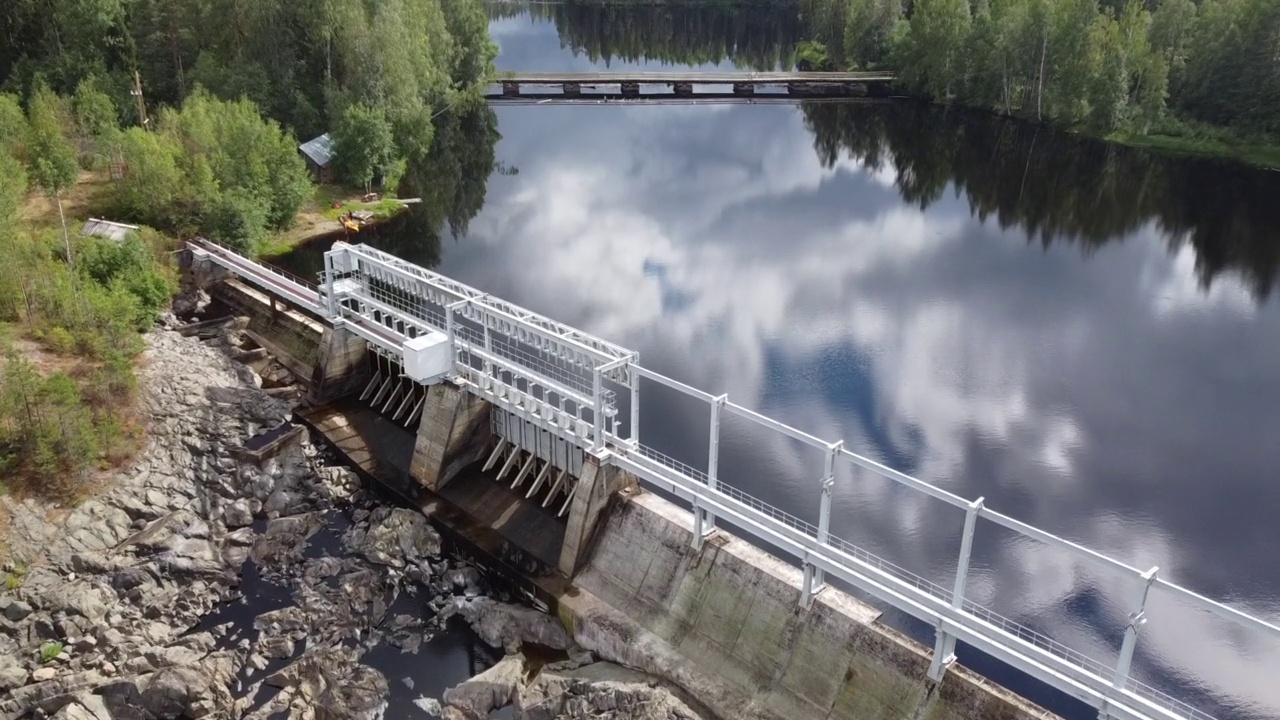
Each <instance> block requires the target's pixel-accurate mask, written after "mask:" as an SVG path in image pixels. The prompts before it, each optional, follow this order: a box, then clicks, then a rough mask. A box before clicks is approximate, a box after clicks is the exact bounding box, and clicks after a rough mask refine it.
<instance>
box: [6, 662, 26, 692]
mask: <svg viewBox="0 0 1280 720" xmlns="http://www.w3.org/2000/svg"><path fill="white" fill-rule="evenodd" d="M26 682H27V669H26V668H24V667H22V665H20V664H18V660H17V658H14V657H12V656H9V655H4V656H0V691H3V692H8V691H10V690H12V689H14V688H16V687H21V686H23V685H25V684H26Z"/></svg>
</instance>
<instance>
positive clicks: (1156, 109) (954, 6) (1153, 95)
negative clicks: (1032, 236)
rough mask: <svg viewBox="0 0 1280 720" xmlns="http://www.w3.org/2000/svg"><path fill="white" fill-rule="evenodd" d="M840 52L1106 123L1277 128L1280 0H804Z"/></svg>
mask: <svg viewBox="0 0 1280 720" xmlns="http://www.w3.org/2000/svg"><path fill="white" fill-rule="evenodd" d="M799 4H800V12H801V14H802V16H803V17H804V18H805V22H806V25H807V27H809V28H811V31H812V36H813V38H814V39H815V40H816V42H817V43H819V44H820V45H821V46H822V50H823V51H824V53H825V55H826V57H827V58H828V61H829V62H830V63H831V64H833V65H847V66H858V67H891V68H894V69H896V70H897V71H898V72H899V73H900V77H901V79H902V81H903V82H904V84H905V85H906V86H907V87H908V88H911V89H913V90H915V91H916V92H919V93H922V94H924V95H926V96H928V97H931V98H933V99H935V100H937V101H939V102H948V103H958V104H964V105H969V106H974V107H983V108H987V109H991V110H995V111H997V112H1000V113H1003V114H1007V115H1017V116H1020V117H1024V118H1030V119H1034V120H1037V121H1041V120H1051V121H1055V122H1058V123H1061V124H1065V125H1071V126H1087V127H1090V128H1092V129H1094V130H1097V131H1101V132H1103V133H1107V132H1115V131H1119V132H1122V133H1137V134H1143V133H1160V134H1171V135H1187V134H1190V135H1192V136H1195V135H1197V134H1199V135H1204V136H1206V137H1207V138H1209V139H1212V138H1213V137H1214V132H1213V128H1222V129H1226V130H1229V131H1231V132H1233V133H1235V134H1236V135H1238V136H1242V137H1246V138H1255V139H1259V140H1263V141H1266V140H1274V139H1275V137H1276V136H1277V135H1278V134H1280V56H1277V50H1276V49H1277V48H1280V3H1277V2H1275V0H1101V2H1099V0H799Z"/></svg>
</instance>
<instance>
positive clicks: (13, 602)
mask: <svg viewBox="0 0 1280 720" xmlns="http://www.w3.org/2000/svg"><path fill="white" fill-rule="evenodd" d="M0 611H3V612H4V616H5V617H6V618H8V619H10V620H12V621H14V622H18V621H19V620H22V619H23V618H25V617H26V616H28V615H30V614H31V605H30V604H29V603H24V602H22V601H21V600H18V599H17V598H11V597H0Z"/></svg>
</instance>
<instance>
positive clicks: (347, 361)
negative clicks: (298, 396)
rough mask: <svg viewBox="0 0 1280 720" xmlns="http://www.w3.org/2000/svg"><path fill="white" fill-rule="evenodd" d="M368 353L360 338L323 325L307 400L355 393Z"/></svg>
mask: <svg viewBox="0 0 1280 720" xmlns="http://www.w3.org/2000/svg"><path fill="white" fill-rule="evenodd" d="M273 305H274V302H273ZM368 356H369V344H368V343H367V342H365V339H364V338H362V337H360V336H359V335H356V334H355V333H353V332H351V331H350V330H347V329H345V328H342V327H334V328H326V329H325V331H324V335H323V336H322V337H321V338H320V349H319V352H318V353H317V357H316V366H315V370H314V371H313V372H312V375H311V389H310V392H309V393H308V399H309V400H311V402H313V403H316V404H321V403H327V402H330V401H332V400H337V399H338V398H340V397H343V396H346V395H350V394H352V393H354V392H359V390H360V388H362V387H363V386H364V384H365V383H366V382H368V379H369V378H368V377H367V376H368V371H369V368H368V363H367V360H368Z"/></svg>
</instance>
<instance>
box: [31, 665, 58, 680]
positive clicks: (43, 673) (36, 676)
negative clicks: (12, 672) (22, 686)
mask: <svg viewBox="0 0 1280 720" xmlns="http://www.w3.org/2000/svg"><path fill="white" fill-rule="evenodd" d="M57 676H58V669H57V668H52V667H47V666H46V667H42V668H37V669H36V671H35V672H33V673H31V681H32V682H45V681H46V680H52V679H54V678H55V677H57Z"/></svg>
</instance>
